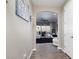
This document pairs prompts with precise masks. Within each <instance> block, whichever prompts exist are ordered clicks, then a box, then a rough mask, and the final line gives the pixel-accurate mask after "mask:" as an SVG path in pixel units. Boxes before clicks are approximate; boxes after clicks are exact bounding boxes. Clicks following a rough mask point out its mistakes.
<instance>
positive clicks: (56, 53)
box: [31, 43, 70, 59]
mask: <svg viewBox="0 0 79 59" xmlns="http://www.w3.org/2000/svg"><path fill="white" fill-rule="evenodd" d="M31 59H70V58H69V57H68V56H67V55H66V54H65V53H63V52H62V51H60V50H58V49H57V47H56V46H54V45H53V44H52V43H41V44H37V50H36V51H35V52H33V54H32V56H31Z"/></svg>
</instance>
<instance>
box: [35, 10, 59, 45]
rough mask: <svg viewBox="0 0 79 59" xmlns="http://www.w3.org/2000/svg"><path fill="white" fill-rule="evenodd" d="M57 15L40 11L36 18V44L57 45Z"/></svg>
mask: <svg viewBox="0 0 79 59" xmlns="http://www.w3.org/2000/svg"><path fill="white" fill-rule="evenodd" d="M57 36H58V15H57V13H55V12H51V11H40V12H39V13H38V14H37V17H36V43H37V44H39V43H53V44H54V45H56V46H57V45H58V39H57Z"/></svg>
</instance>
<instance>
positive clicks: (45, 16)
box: [37, 11, 58, 24]
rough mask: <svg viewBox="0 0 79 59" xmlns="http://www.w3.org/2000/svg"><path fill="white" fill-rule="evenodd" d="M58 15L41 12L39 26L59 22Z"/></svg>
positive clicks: (38, 20)
mask: <svg viewBox="0 0 79 59" xmlns="http://www.w3.org/2000/svg"><path fill="white" fill-rule="evenodd" d="M57 18H58V17H57V14H56V13H54V12H50V11H41V12H39V13H38V15H37V24H50V23H53V22H57Z"/></svg>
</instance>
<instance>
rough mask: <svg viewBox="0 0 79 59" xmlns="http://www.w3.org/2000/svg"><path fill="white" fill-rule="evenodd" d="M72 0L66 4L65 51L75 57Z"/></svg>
mask: <svg viewBox="0 0 79 59" xmlns="http://www.w3.org/2000/svg"><path fill="white" fill-rule="evenodd" d="M72 8H73V7H72V0H70V1H68V2H67V3H66V5H65V6H64V51H65V52H66V53H67V54H68V55H69V56H70V57H71V58H73V38H72V37H73V16H72V15H73V14H72V13H73V9H72Z"/></svg>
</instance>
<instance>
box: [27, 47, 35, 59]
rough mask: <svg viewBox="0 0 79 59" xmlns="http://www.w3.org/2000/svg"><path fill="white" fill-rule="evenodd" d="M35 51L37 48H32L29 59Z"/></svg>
mask: <svg viewBox="0 0 79 59" xmlns="http://www.w3.org/2000/svg"><path fill="white" fill-rule="evenodd" d="M33 51H36V49H32V50H31V52H30V55H29V57H28V59H30V58H31V56H32V53H33Z"/></svg>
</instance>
